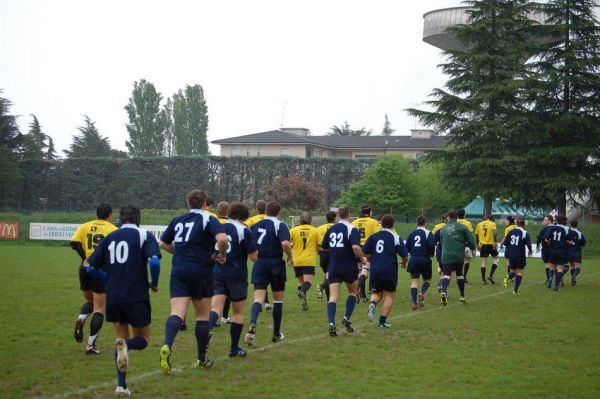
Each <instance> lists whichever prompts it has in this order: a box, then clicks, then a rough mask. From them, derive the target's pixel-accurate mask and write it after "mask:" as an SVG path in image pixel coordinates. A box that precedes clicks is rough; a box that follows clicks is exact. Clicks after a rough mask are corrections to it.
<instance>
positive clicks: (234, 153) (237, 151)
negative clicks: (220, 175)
mask: <svg viewBox="0 0 600 399" xmlns="http://www.w3.org/2000/svg"><path fill="white" fill-rule="evenodd" d="M231 156H232V157H239V156H240V148H239V147H233V148H232V149H231Z"/></svg>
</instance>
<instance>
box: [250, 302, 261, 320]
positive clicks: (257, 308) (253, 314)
mask: <svg viewBox="0 0 600 399" xmlns="http://www.w3.org/2000/svg"><path fill="white" fill-rule="evenodd" d="M260 312H262V305H261V304H260V302H254V303H253V304H252V307H251V308H250V325H252V326H256V322H257V320H258V315H259V314H260Z"/></svg>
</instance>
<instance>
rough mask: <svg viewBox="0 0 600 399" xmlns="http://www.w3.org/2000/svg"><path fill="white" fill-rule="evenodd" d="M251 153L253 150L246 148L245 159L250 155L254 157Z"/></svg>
mask: <svg viewBox="0 0 600 399" xmlns="http://www.w3.org/2000/svg"><path fill="white" fill-rule="evenodd" d="M253 152H254V148H252V147H248V148H246V156H247V157H251V156H252V155H254V154H252V153H253Z"/></svg>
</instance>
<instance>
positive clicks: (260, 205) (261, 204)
mask: <svg viewBox="0 0 600 399" xmlns="http://www.w3.org/2000/svg"><path fill="white" fill-rule="evenodd" d="M254 207H255V208H256V215H254V216H252V217H250V218H248V220H246V223H245V224H246V226H248V228H249V229H251V228H252V226H254V225H255V224H256V223H258V222H260V221H261V220H263V219H264V218H266V217H267V210H266V209H267V202H266V201H263V200H258V201H256V204H255V205H254ZM265 310H271V304H270V303H269V292H268V291H266V292H265Z"/></svg>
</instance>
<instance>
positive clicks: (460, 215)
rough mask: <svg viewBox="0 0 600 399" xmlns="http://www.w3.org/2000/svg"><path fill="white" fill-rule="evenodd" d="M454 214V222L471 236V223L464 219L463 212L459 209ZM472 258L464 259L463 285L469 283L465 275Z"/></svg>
mask: <svg viewBox="0 0 600 399" xmlns="http://www.w3.org/2000/svg"><path fill="white" fill-rule="evenodd" d="M456 212H457V214H458V219H456V221H457V222H458V223H460V224H462V225H463V226H465V227H466V228H467V229H469V232H470V233H471V234H473V225H472V224H471V222H470V221H469V220H467V219H465V210H464V209H459V210H458V211H456ZM473 258H474V256H473V257H471V258H466V257H465V264H464V266H463V277H464V278H465V283H468V282H469V280H467V274H468V273H469V267H470V265H471V263H470V260H471V259H473Z"/></svg>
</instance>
